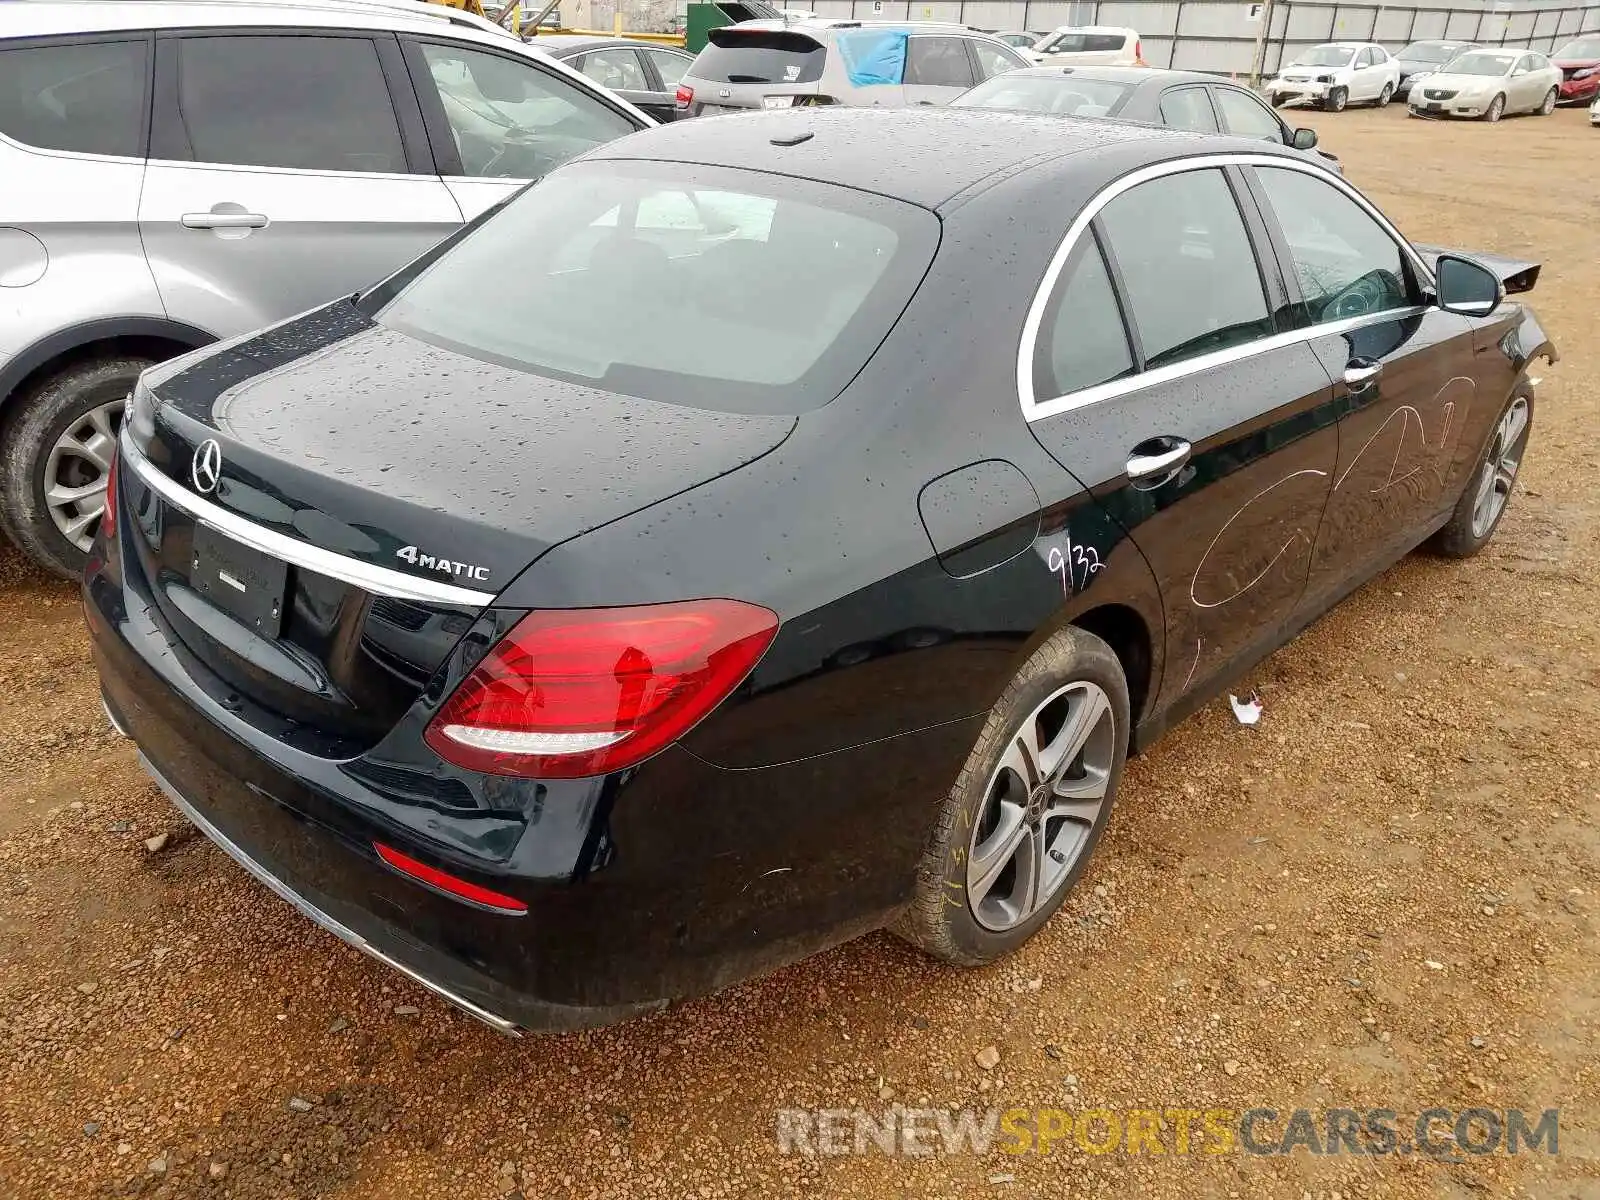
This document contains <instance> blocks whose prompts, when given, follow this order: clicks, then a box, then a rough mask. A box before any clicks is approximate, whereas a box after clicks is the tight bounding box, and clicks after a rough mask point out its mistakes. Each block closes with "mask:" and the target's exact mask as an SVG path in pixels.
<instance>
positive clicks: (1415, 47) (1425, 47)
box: [1395, 42, 1462, 63]
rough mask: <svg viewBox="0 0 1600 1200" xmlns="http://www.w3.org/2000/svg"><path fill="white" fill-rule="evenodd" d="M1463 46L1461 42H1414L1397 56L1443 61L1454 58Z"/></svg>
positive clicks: (1413, 60) (1410, 60)
mask: <svg viewBox="0 0 1600 1200" xmlns="http://www.w3.org/2000/svg"><path fill="white" fill-rule="evenodd" d="M1461 47H1462V43H1461V42H1412V43H1411V45H1409V46H1407V47H1406V48H1405V49H1404V50H1402V51H1400V53H1399V54H1397V55H1395V57H1396V58H1403V59H1405V60H1406V61H1407V62H1425V63H1443V62H1449V61H1450V60H1451V59H1452V58H1454V57H1455V56H1456V53H1457V52H1458V51H1459V50H1460V49H1461Z"/></svg>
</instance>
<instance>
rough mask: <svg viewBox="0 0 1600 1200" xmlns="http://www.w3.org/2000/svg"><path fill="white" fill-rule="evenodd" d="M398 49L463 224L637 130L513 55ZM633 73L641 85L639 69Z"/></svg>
mask: <svg viewBox="0 0 1600 1200" xmlns="http://www.w3.org/2000/svg"><path fill="white" fill-rule="evenodd" d="M401 45H402V47H403V49H404V52H405V61H406V65H407V67H408V68H409V69H410V72H411V82H412V84H413V85H414V86H415V89H416V95H417V99H418V100H419V102H420V103H421V106H422V120H423V123H424V125H425V126H426V127H427V131H428V142H429V144H430V146H431V147H432V149H433V158H434V161H435V163H437V165H438V170H439V173H440V174H441V175H442V176H443V177H444V182H445V186H446V187H447V188H448V190H449V192H450V195H451V196H453V197H454V198H455V202H456V204H458V205H459V206H460V208H461V213H462V215H463V216H464V217H465V218H466V219H467V220H469V221H470V220H471V219H472V218H473V217H476V216H477V215H478V214H479V213H481V212H483V211H484V210H485V209H488V208H490V207H492V206H493V205H495V204H498V203H499V202H500V201H501V200H504V199H505V198H506V197H507V196H509V195H511V193H512V192H514V191H516V190H517V189H518V188H520V187H522V186H523V185H524V184H526V183H527V182H528V181H529V180H533V179H539V178H542V177H543V176H544V175H546V174H548V173H549V172H550V171H553V170H554V169H555V168H556V167H559V166H560V165H561V164H562V163H564V162H566V161H567V160H568V159H569V158H575V157H576V156H577V155H579V154H582V153H583V152H584V151H586V150H592V149H593V148H594V147H596V146H598V145H601V144H602V143H604V142H609V141H611V140H612V139H613V138H619V137H621V136H622V135H623V134H626V133H632V132H633V131H634V130H636V129H638V128H639V127H640V121H639V119H638V118H637V117H634V116H632V115H631V114H629V113H628V112H627V111H625V110H624V109H622V108H621V107H619V106H616V105H614V104H611V103H610V102H608V101H607V99H606V98H605V96H604V95H603V94H602V93H600V92H599V91H598V90H591V89H589V88H586V87H584V86H583V85H582V84H580V83H577V82H575V81H574V80H573V79H572V78H571V77H570V76H568V75H565V74H563V73H562V72H560V71H559V70H557V69H555V68H554V67H551V66H548V65H546V64H545V63H542V62H539V61H537V60H535V59H534V58H532V57H531V56H529V55H526V54H519V53H517V52H516V51H515V50H511V49H508V50H500V49H498V48H495V47H489V46H480V45H477V44H469V43H466V42H458V41H454V40H452V39H449V38H420V37H410V36H407V37H403V38H401ZM635 61H637V60H635ZM635 72H636V75H635V78H638V77H642V72H643V67H642V65H639V66H636V67H635Z"/></svg>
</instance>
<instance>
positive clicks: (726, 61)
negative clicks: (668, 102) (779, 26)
mask: <svg viewBox="0 0 1600 1200" xmlns="http://www.w3.org/2000/svg"><path fill="white" fill-rule="evenodd" d="M710 38H711V40H710V41H709V42H707V43H706V48H705V49H704V50H702V51H700V54H699V57H697V58H696V59H695V60H694V66H692V67H691V68H689V74H691V75H693V76H694V77H695V78H696V79H706V80H710V81H711V82H712V83H815V82H816V81H817V80H819V79H821V78H822V66H823V62H824V61H825V60H826V58H827V51H826V50H824V49H823V48H822V47H821V46H820V45H818V44H817V42H816V41H814V40H813V39H811V38H809V37H806V36H805V35H804V34H801V33H785V32H781V31H779V30H774V29H761V30H733V29H714V30H712V31H711V34H710Z"/></svg>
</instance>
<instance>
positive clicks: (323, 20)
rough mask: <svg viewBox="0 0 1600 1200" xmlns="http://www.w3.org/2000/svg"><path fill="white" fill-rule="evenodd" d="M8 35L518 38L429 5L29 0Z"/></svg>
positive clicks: (12, 10)
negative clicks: (257, 30)
mask: <svg viewBox="0 0 1600 1200" xmlns="http://www.w3.org/2000/svg"><path fill="white" fill-rule="evenodd" d="M5 15H6V20H5V29H4V35H5V36H7V37H41V36H49V35H52V34H68V33H100V32H108V33H109V32H113V31H117V30H123V29H176V28H193V27H195V26H235V25H266V26H272V25H317V26H327V27H329V28H335V29H383V30H405V31H408V32H429V31H433V32H439V31H441V30H444V29H452V28H453V30H455V31H459V32H463V33H476V34H479V35H481V36H484V37H496V38H503V39H506V40H509V41H512V42H516V41H518V39H517V37H516V36H515V35H514V34H512V33H511V32H510V31H509V30H506V29H502V28H501V27H500V26H498V25H496V24H495V23H494V22H493V21H487V20H485V19H484V18H482V17H479V16H476V15H474V14H472V13H469V12H464V11H462V10H460V9H454V8H448V7H446V6H444V5H442V4H427V3H423V2H422V0H28V2H27V3H16V4H6V5H5Z"/></svg>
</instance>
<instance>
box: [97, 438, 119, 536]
mask: <svg viewBox="0 0 1600 1200" xmlns="http://www.w3.org/2000/svg"><path fill="white" fill-rule="evenodd" d="M100 532H101V534H103V535H104V536H105V537H106V539H107V540H110V539H111V538H114V537H116V536H117V451H116V448H115V447H113V448H112V450H111V465H110V466H109V467H107V468H106V510H105V512H103V513H101V514H100Z"/></svg>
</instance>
